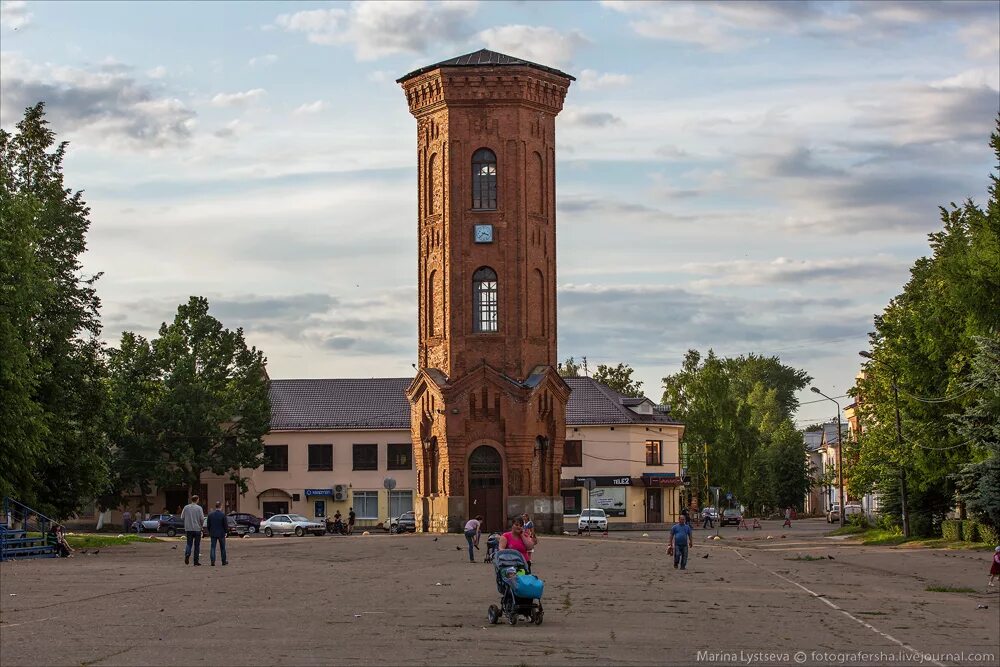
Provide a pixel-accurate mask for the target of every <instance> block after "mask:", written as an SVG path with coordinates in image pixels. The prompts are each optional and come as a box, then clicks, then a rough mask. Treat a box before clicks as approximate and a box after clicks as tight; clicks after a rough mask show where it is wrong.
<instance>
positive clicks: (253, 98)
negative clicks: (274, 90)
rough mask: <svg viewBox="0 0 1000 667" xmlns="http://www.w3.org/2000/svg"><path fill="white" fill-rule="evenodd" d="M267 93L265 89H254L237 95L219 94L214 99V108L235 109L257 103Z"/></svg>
mask: <svg viewBox="0 0 1000 667" xmlns="http://www.w3.org/2000/svg"><path fill="white" fill-rule="evenodd" d="M266 94H267V91H266V90H264V89H263V88H253V89H252V90H245V91H243V92H237V93H218V94H216V95H215V97H213V98H212V106H213V107H235V106H243V105H246V104H250V103H252V102H257V101H258V100H260V99H261V98H262V97H264V95H266Z"/></svg>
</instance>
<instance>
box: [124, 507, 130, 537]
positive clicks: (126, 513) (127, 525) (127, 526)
mask: <svg viewBox="0 0 1000 667" xmlns="http://www.w3.org/2000/svg"><path fill="white" fill-rule="evenodd" d="M122 529H123V532H126V533H127V532H129V531H130V530H131V529H132V513H131V512H129V511H128V508H127V507H126V508H125V511H124V512H122Z"/></svg>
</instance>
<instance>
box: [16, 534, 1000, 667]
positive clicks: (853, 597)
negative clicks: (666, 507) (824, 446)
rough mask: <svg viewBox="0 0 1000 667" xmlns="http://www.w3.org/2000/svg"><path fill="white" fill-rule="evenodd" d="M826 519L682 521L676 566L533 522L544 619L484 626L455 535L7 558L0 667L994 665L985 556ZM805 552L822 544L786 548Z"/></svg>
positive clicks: (660, 553)
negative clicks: (225, 554) (716, 533)
mask: <svg viewBox="0 0 1000 667" xmlns="http://www.w3.org/2000/svg"><path fill="white" fill-rule="evenodd" d="M825 529H826V526H825V525H824V524H821V523H818V522H815V523H812V522H800V523H799V524H797V527H796V529H795V530H792V531H787V530H786V531H784V533H782V531H781V530H780V529H779V528H778V523H777V522H776V523H773V524H765V530H764V531H756V532H755V533H754V534H752V535H748V533H746V532H745V531H740V532H739V533H737V531H736V530H735V529H733V528H726V529H723V531H722V535H723V536H724V538H725V539H723V540H719V541H716V542H713V543H707V542H705V541H704V540H705V537H706V532H705V531H696V533H695V535H696V542H695V546H694V548H693V549H692V553H691V562H690V566H689V570H688V571H686V572H680V571H675V570H674V569H673V568H672V566H671V563H670V561H668V559H667V557H666V555H665V546H664V545H665V536H664V535H663V534H652V535H651V536H650V537H648V538H642V537H641V536H640V534H639V533H627V534H614V533H612V535H610V536H609V537H601V536H593V537H576V536H572V537H567V536H563V537H543V538H542V542H541V544H540V545H539V548H538V551H537V558H536V561H537V567H536V572H537V574H539V576H541V577H542V578H543V579H544V580H545V596H544V598H543V603H544V605H545V622H544V624H543V625H541V626H538V627H536V626H532V625H527V624H526V623H524V624H523V625H522V624H518V626H517V627H516V628H512V627H510V626H508V625H506V624H502V625H496V626H490V625H488V624H487V622H486V610H487V608H488V607H489V605H490V604H492V603H494V602H495V601H496V599H497V595H496V589H495V586H494V581H493V570H492V567H491V566H489V565H485V564H483V563H482V562H481V556H482V555H483V552H479V554H477V555H479V556H480V562H477V563H476V564H470V563H469V562H468V561H467V556H466V553H465V547H464V545H465V540H464V538H463V537H462V536H461V535H442V536H437V537H436V538H435V537H434V536H430V535H405V536H386V535H372V536H368V537H362V536H353V537H350V538H347V537H305V538H273V539H267V538H264V537H254V538H250V539H244V540H232V541H231V542H230V545H229V550H230V560H231V562H230V565H229V566H228V567H225V568H223V567H219V566H217V567H209V566H208V558H207V553H206V554H205V556H204V558H203V563H204V566H203V567H200V568H194V567H185V566H184V565H183V558H182V557H183V544H182V543H181V542H180V541H179V540H178V541H177V542H164V543H158V544H151V545H135V546H127V547H116V548H107V549H102V550H101V552H100V553H99V554H97V555H90V554H88V555H82V554H81V555H78V556H77V557H75V558H72V559H67V560H45V561H24V562H14V563H4V564H2V566H0V588H2V596H0V635H2V638H0V662H2V664H3V665H4V666H5V667H11V666H14V665H80V664H86V665H255V664H261V665H268V664H274V665H328V664H403V665H467V664H499V665H520V664H525V665H544V664H551V665H567V664H585V665H589V664H602V665H603V664H615V665H617V664H622V665H626V664H627V665H659V664H690V663H695V662H699V651H703V652H704V653H702V654H701V656H700V658H701V659H700V662H702V663H704V664H734V663H739V662H741V660H744V658H749V657H750V654H752V653H754V652H758V651H765V652H772V653H777V654H779V655H777V656H775V658H774V659H773V660H772V661H771V663H772V664H795V660H794V655H795V653H796V652H799V651H802V652H804V654H805V663H806V664H816V663H820V662H827V663H830V662H832V664H865V663H866V660H865V659H863V657H858V656H855V657H857V658H858V659H856V660H853V661H852V660H851V659H849V658H848V659H847V660H846V661H843V662H842V663H840V662H838V658H836V657H834V658H831V659H825V658H829V656H823V655H820V654H819V653H814V652H829V653H845V652H846V653H855V652H869V653H871V652H874V653H882V654H891V655H892V656H894V661H895V662H896V663H899V662H902V661H904V660H906V661H908V662H910V663H911V664H913V663H916V662H917V660H916V653H930V654H952V655H949V656H946V657H943V658H938V659H937V662H939V663H941V664H959V663H961V664H994V665H995V664H996V661H997V656H998V653H1000V650H998V647H997V628H998V627H1000V603H998V598H997V595H996V594H994V595H992V596H989V595H987V594H986V593H985V585H986V579H987V572H988V568H989V556H988V555H984V554H983V553H977V552H947V551H929V550H901V549H889V548H868V547H859V546H853V545H847V544H845V543H844V542H842V541H835V540H831V539H829V538H824V537H822V531H823V530H825ZM767 534H770V535H772V537H774V539H772V540H766V539H764V537H765V536H766V535H767ZM782 534H785V535H786V536H787V537H785V538H781V535H782ZM737 537H740V538H742V540H737ZM751 537H752V538H753V541H750V538H751ZM204 544H205V546H206V547H207V540H206V541H205V542H204ZM483 544H484V549H485V540H484V542H483ZM456 547H458V548H456ZM706 555H707V556H708V557H707V558H705V556H706ZM806 555H812V556H814V557H819V556H824V558H823V559H821V560H789V559H796V558H799V557H804V556H806ZM829 556H833V559H832V560H831V559H830V558H828V557H829ZM439 583H440V585H438V584H439ZM928 586H952V587H971V588H974V589H976V591H978V592H977V593H936V592H928V591H927V590H926V588H927V587H928ZM817 596H819V597H817ZM979 605H988V607H989V608H988V609H978V608H977V607H978V606H979ZM522 623H523V622H522ZM741 651H742V654H741V653H740V652H741ZM977 652H978V653H986V654H992V657H989V656H975V655H971V654H974V653H977ZM962 653H964V656H959V655H957V654H962ZM784 654H787V656H786V655H784ZM900 656H902V657H900ZM800 657H801V656H800ZM977 657H978V658H980V659H978V660H977V659H976V658H977ZM960 658H964V660H963V659H960ZM887 661H888V660H887V659H884V658H883V659H882V660H881V662H877V661H873V660H868V661H867V664H885V662H887ZM759 662H760V660H758V663H759ZM923 664H935V663H934V662H933V661H927V660H925V661H924V663H923Z"/></svg>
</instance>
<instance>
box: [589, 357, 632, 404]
mask: <svg viewBox="0 0 1000 667" xmlns="http://www.w3.org/2000/svg"><path fill="white" fill-rule="evenodd" d="M634 372H635V370H634V369H633V368H632V367H631V366H629V365H628V364H618V365H617V366H608V365H606V364H600V365H598V366H597V371H596V372H595V373H594V379H595V380H597V381H598V382H600V383H602V384H606V385H607V386H609V387H611V388H612V389H614V390H615V391H617V392H618V393H619V394H621V395H622V396H631V397H633V398H641V397H642V395H643V394H642V382H640V381H639V380H633V379H632V373H634Z"/></svg>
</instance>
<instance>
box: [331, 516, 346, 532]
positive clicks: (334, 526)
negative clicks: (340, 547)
mask: <svg viewBox="0 0 1000 667" xmlns="http://www.w3.org/2000/svg"><path fill="white" fill-rule="evenodd" d="M326 532H327V533H330V534H331V535H347V524H346V523H344V521H342V520H341V519H336V520H334V519H331V518H330V517H326Z"/></svg>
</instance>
